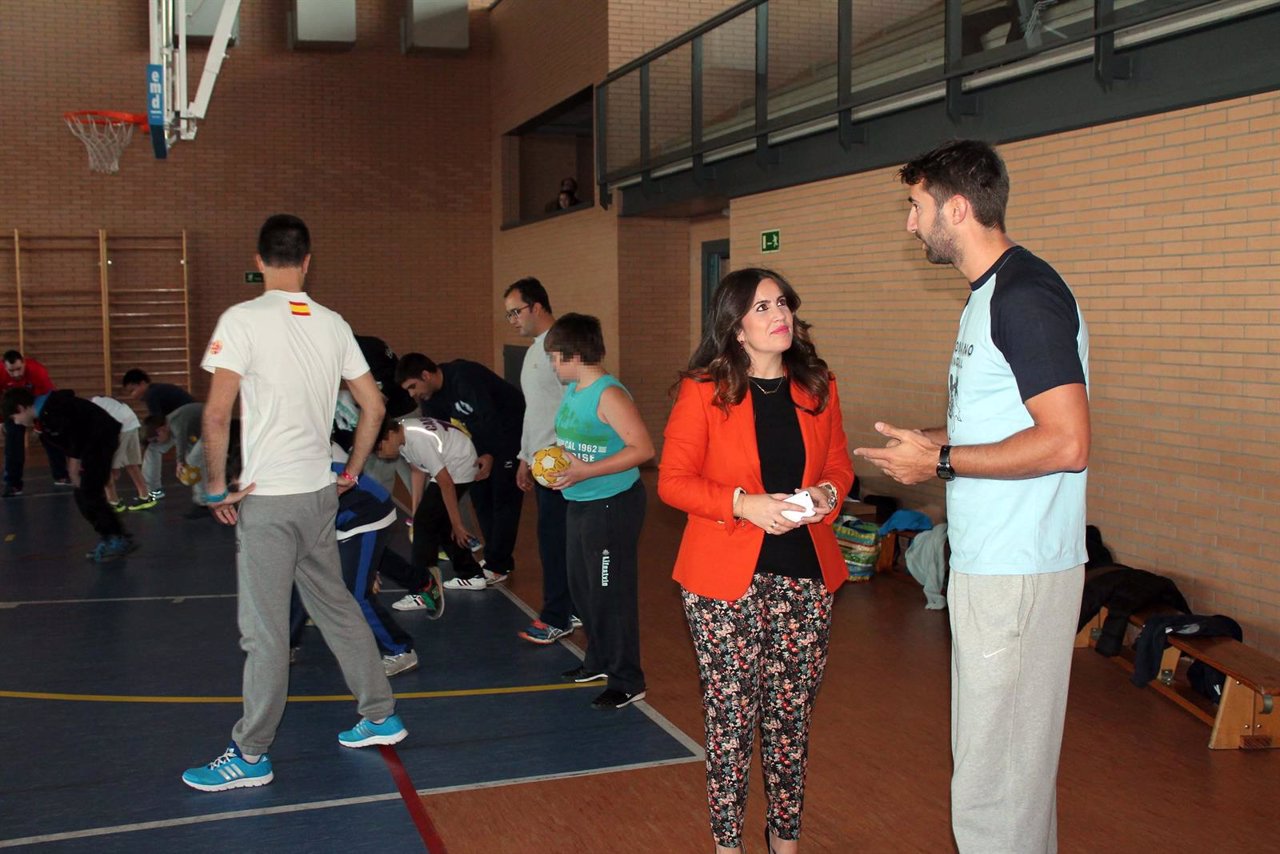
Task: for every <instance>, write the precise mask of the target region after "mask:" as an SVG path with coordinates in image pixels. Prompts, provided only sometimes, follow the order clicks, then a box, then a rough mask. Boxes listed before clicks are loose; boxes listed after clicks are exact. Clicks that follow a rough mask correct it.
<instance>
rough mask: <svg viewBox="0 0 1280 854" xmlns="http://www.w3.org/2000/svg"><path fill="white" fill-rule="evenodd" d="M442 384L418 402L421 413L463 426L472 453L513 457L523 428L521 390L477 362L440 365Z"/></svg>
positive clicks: (502, 457) (464, 361)
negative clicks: (442, 375)
mask: <svg viewBox="0 0 1280 854" xmlns="http://www.w3.org/2000/svg"><path fill="white" fill-rule="evenodd" d="M440 372H441V373H443V374H444V385H443V386H442V387H441V389H440V390H439V391H438V392H436V393H435V394H433V395H432V396H431V399H430V400H427V401H424V402H423V404H422V414H423V415H429V416H431V417H432V418H439V419H440V420H441V421H446V422H448V421H453V422H456V423H458V424H461V425H462V426H463V427H466V428H467V432H468V433H470V434H471V441H472V442H474V443H475V446H476V454H477V455H483V454H493V456H494V458H495V459H496V460H508V459H515V457H516V455H517V454H518V453H519V452H520V431H521V430H522V429H523V428H524V394H522V393H521V391H520V389H518V388H516V387H515V386H513V385H512V384H511V383H509V382H507V381H506V380H504V379H503V378H502V377H500V376H498V375H497V374H495V373H494V372H493V371H491V370H489V369H488V368H486V367H485V366H484V365H482V364H480V363H479V362H468V361H467V360H466V359H455V360H454V361H452V362H444V363H442V364H441V365H440Z"/></svg>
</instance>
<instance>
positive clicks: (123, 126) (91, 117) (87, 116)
mask: <svg viewBox="0 0 1280 854" xmlns="http://www.w3.org/2000/svg"><path fill="white" fill-rule="evenodd" d="M62 120H63V121H65V122H66V123H67V127H68V128H70V129H71V132H72V133H73V134H75V135H76V138H77V139H79V140H80V141H81V142H83V143H84V146H85V149H86V150H87V151H88V152H89V168H90V169H92V170H93V171H94V172H101V173H103V174H104V175H113V174H115V173H116V172H118V171H119V170H120V154H121V153H122V152H123V151H124V149H125V146H127V145H128V144H129V141H130V140H132V139H133V132H134V130H135V129H136V128H139V127H145V126H146V124H147V117H146V116H140V115H137V114H134V113H118V112H113V111H111V110H77V111H74V112H70V113H63V114H62Z"/></svg>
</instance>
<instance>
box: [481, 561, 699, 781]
mask: <svg viewBox="0 0 1280 854" xmlns="http://www.w3.org/2000/svg"><path fill="white" fill-rule="evenodd" d="M498 590H500V591H501V592H502V595H503V596H506V597H507V598H508V599H510V600H511V601H512V602H514V603H515V605H516V607H517V608H519V609H520V610H521V611H524V612H525V613H526V614H528V615H529V619H531V620H536V619H538V612H537V611H535V610H533V608H532V607H531V606H530V605H529V604H528V603H526V602H525V601H524V600H523V599H521V598H520V597H519V596H517V595H516V594H515V593H513V592H512V591H511V590H509V589H507V587H506V585H503V586H501V587H499V588H498ZM558 643H560V644H563V645H564V647H565V649H567V650H569V651H570V652H572V653H573V654H574V655H576V656H578V660H579V661H581V660H583V659H584V658H585V657H586V653H584V652H583V651H582V648H581V647H579V646H577V645H576V644H574V643H572V642H571V641H567V640H562V641H558ZM634 705H635V707H636V708H637V709H639V710H640V711H641V712H643V713H644V715H645V717H647V718H648V719H649V720H651V721H653V722H654V723H655V724H657V725H658V727H659V728H660V729H661V730H662V731H663V732H665V733H666V734H667V735H669V736H671V737H672V738H674V739H675V740H676V741H678V742H679V743H680V745H681V746H682V747H684V748H685V749H686V750H688V751H689V752H691V753H692V754H693V759H689V760H680V761H682V762H685V761H688V762H692V761H694V760H698V761H702V760H704V759H706V753H704V752H703V749H702V745H701V744H698V742H696V741H694V740H693V739H692V738H690V737H689V736H688V735H686V734H685V732H684V730H682V729H680V728H679V727H678V726H676V725H675V724H673V723H672V722H671V721H669V720H667V719H666V718H665V717H663V716H662V714H661V713H660V712H658V710H657V709H655V708H654V707H653V706H650V705H649V703H648V702H647V701H645V700H641V701H640V702H638V703H635V704H634ZM569 776H574V775H569Z"/></svg>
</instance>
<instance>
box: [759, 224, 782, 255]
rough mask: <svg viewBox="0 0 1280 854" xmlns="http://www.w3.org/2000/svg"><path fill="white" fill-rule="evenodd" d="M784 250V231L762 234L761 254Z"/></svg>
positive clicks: (763, 232)
mask: <svg viewBox="0 0 1280 854" xmlns="http://www.w3.org/2000/svg"><path fill="white" fill-rule="evenodd" d="M781 248H782V231H781V230H779V229H776V228H775V229H774V230H773V231H762V232H760V251H761V252H777V251H778V250H779V249H781Z"/></svg>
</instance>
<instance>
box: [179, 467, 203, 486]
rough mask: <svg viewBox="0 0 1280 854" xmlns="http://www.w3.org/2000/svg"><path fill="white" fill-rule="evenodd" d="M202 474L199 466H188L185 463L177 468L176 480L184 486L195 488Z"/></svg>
mask: <svg viewBox="0 0 1280 854" xmlns="http://www.w3.org/2000/svg"><path fill="white" fill-rule="evenodd" d="M201 477H202V473H201V471H200V467H199V466H189V465H187V464H186V463H183V464H182V465H180V466H178V480H180V481H181V482H182V484H183V485H184V486H195V485H196V484H197V483H199V482H200V478H201Z"/></svg>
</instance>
